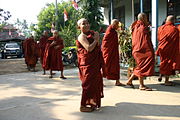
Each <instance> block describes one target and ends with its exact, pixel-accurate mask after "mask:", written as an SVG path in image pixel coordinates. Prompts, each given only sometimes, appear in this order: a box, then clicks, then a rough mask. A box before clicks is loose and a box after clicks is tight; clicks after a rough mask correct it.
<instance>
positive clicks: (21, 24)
mask: <svg viewBox="0 0 180 120" xmlns="http://www.w3.org/2000/svg"><path fill="white" fill-rule="evenodd" d="M15 26H16V28H17V29H18V30H19V32H20V33H23V34H24V36H26V37H29V36H30V35H31V33H32V31H31V30H30V28H29V26H28V23H27V21H26V20H22V21H21V20H19V18H17V20H16V22H15Z"/></svg>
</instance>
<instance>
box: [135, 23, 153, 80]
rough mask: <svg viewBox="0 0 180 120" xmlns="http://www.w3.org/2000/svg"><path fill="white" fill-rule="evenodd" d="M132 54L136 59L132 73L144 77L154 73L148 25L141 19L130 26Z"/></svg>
mask: <svg viewBox="0 0 180 120" xmlns="http://www.w3.org/2000/svg"><path fill="white" fill-rule="evenodd" d="M132 55H133V57H134V59H135V61H136V67H135V69H134V71H133V73H134V75H136V76H137V77H145V76H151V75H153V74H154V64H155V58H154V49H153V45H152V42H151V38H150V34H149V30H148V27H147V26H145V25H144V23H143V22H142V21H136V22H135V23H134V24H133V26H132Z"/></svg>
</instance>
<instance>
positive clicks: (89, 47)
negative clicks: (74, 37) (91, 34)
mask: <svg viewBox="0 0 180 120" xmlns="http://www.w3.org/2000/svg"><path fill="white" fill-rule="evenodd" d="M78 41H79V42H80V43H81V45H82V46H83V47H84V48H85V49H86V50H87V51H88V52H91V51H92V50H93V49H94V48H95V47H96V45H97V43H98V41H97V40H96V39H95V40H94V42H93V43H91V44H89V42H88V40H87V38H86V35H84V34H80V35H79V37H78Z"/></svg>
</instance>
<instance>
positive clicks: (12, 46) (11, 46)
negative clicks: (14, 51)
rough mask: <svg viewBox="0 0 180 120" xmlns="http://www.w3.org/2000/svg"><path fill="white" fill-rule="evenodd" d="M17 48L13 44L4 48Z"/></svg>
mask: <svg viewBox="0 0 180 120" xmlns="http://www.w3.org/2000/svg"><path fill="white" fill-rule="evenodd" d="M18 47H19V46H18V45H16V44H14V45H7V46H6V48H18Z"/></svg>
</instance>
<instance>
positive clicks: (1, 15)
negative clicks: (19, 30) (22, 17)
mask: <svg viewBox="0 0 180 120" xmlns="http://www.w3.org/2000/svg"><path fill="white" fill-rule="evenodd" d="M10 17H11V14H10V12H9V11H5V10H3V9H2V8H0V30H1V29H2V28H3V26H4V25H6V24H7V22H6V21H7V20H9V18H10Z"/></svg>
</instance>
